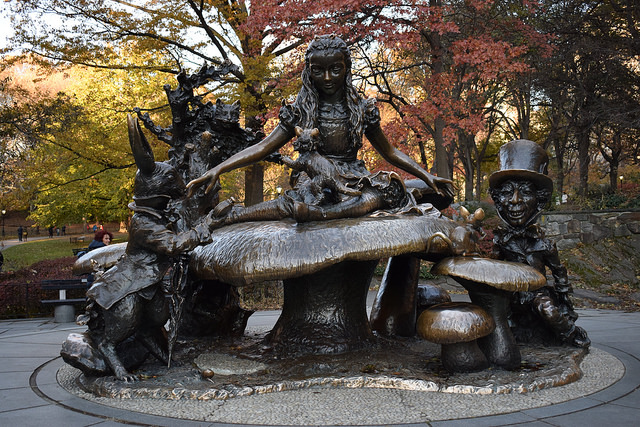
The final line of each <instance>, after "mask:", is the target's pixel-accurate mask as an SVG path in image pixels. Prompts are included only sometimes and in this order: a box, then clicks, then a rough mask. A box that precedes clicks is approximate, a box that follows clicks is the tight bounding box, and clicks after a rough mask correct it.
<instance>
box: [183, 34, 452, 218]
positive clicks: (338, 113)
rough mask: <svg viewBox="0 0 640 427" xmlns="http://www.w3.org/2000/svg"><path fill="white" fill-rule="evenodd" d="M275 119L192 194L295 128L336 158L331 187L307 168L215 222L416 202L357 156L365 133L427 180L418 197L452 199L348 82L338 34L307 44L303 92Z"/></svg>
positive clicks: (325, 214)
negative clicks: (315, 134)
mask: <svg viewBox="0 0 640 427" xmlns="http://www.w3.org/2000/svg"><path fill="white" fill-rule="evenodd" d="M279 118H280V123H279V124H278V126H277V127H276V128H275V130H274V131H273V132H271V134H269V135H268V136H267V137H266V138H265V139H263V140H262V141H261V142H259V143H257V144H256V145H253V146H251V147H249V148H247V149H245V150H243V151H241V152H239V153H237V154H235V155H234V156H232V157H230V158H229V159H227V160H226V161H224V162H222V163H220V164H219V165H217V166H215V167H214V168H212V169H210V170H209V171H207V172H206V173H205V174H204V175H202V176H201V177H200V178H197V179H194V180H193V181H191V182H190V183H189V184H188V185H187V187H188V188H189V189H190V194H191V193H193V191H194V190H195V188H197V187H199V186H201V185H203V184H205V183H206V184H208V186H207V189H206V191H207V192H210V191H211V190H212V189H213V188H214V187H215V186H216V183H217V181H218V178H219V177H220V175H221V174H223V173H225V172H229V171H231V170H234V169H236V168H240V167H244V166H248V165H251V164H253V163H256V162H259V161H261V160H263V159H265V158H266V157H267V156H269V155H271V154H273V153H276V152H277V151H278V150H279V149H280V148H281V147H282V146H284V145H285V144H286V143H287V142H289V141H290V140H291V139H292V138H294V137H295V136H296V127H298V129H318V130H319V132H320V135H319V142H318V144H317V147H315V150H316V151H317V153H318V154H319V155H321V156H322V157H324V159H326V160H328V161H329V162H331V163H333V165H334V166H335V168H331V170H335V171H336V174H335V175H334V176H332V177H323V180H326V179H332V180H335V182H334V183H333V184H335V185H326V186H325V187H324V188H322V189H321V191H318V190H317V188H316V189H312V187H313V183H312V180H311V179H310V178H309V174H307V173H306V172H305V171H304V170H303V171H294V172H293V173H292V176H291V184H292V189H291V190H288V191H286V192H285V194H284V195H283V196H281V197H278V198H277V199H275V200H269V201H266V202H262V203H259V204H257V205H254V206H250V207H246V208H244V207H239V206H233V205H232V204H224V203H223V204H221V205H220V206H219V208H217V210H218V211H219V212H216V214H217V215H218V217H219V221H220V223H219V225H226V224H232V223H236V222H245V221H265V220H278V219H282V218H293V219H295V220H296V221H298V222H305V221H318V220H324V219H336V218H353V217H360V216H363V215H367V214H369V213H371V212H373V211H376V210H380V209H385V210H391V211H394V210H395V211H399V210H400V209H402V208H404V207H408V206H410V205H411V204H412V203H413V204H415V201H414V199H413V197H412V196H411V194H410V193H409V192H408V191H407V189H406V187H405V183H404V182H403V180H402V179H401V178H400V176H399V175H397V174H396V173H394V172H377V173H375V174H372V173H371V172H369V171H368V170H367V169H366V167H365V165H364V162H363V161H362V160H359V159H358V158H357V154H358V150H359V149H360V148H361V147H362V136H363V135H365V136H366V137H367V139H368V140H369V141H370V142H371V145H372V146H373V147H374V148H375V149H376V150H377V151H378V152H379V153H380V154H381V155H382V156H383V157H384V159H385V160H387V161H388V162H389V163H391V164H392V165H395V166H397V167H398V168H400V169H402V170H404V171H406V172H408V173H410V174H412V175H414V176H416V177H418V178H420V179H421V180H422V181H424V183H426V185H427V188H426V189H425V188H424V186H422V187H423V189H422V195H423V196H424V193H425V192H426V193H427V196H426V197H422V199H421V200H422V201H431V200H430V199H429V197H430V196H432V198H433V200H440V201H441V200H448V202H450V201H451V200H452V193H453V187H452V183H451V181H450V180H448V179H443V178H438V177H435V176H433V175H431V174H429V173H428V172H427V171H425V170H424V169H423V168H422V167H421V166H420V165H418V164H417V163H416V162H415V161H414V160H413V159H412V158H411V157H409V156H408V155H406V154H404V153H402V152H400V151H399V150H397V149H396V148H394V147H393V146H392V145H391V144H390V143H389V141H388V140H387V138H386V137H385V135H384V133H383V132H382V129H381V127H380V114H379V111H378V108H377V107H376V106H375V103H374V100H373V99H363V98H362V97H361V96H360V95H359V94H358V92H357V91H356V89H355V87H354V86H353V84H352V76H351V56H350V53H349V48H348V46H347V44H346V43H345V42H344V41H343V40H341V39H340V38H338V37H336V36H332V35H329V36H320V37H316V38H315V39H314V40H313V41H312V42H311V44H310V45H309V47H308V49H307V52H306V55H305V68H304V70H303V72H302V89H301V90H300V92H299V93H298V96H297V98H296V100H295V102H294V103H293V104H289V105H283V107H282V108H281V110H280V114H279ZM323 161H324V160H323ZM325 182H326V181H325ZM340 189H342V190H340ZM448 202H447V203H446V204H448ZM433 203H434V204H435V203H436V202H435V201H434V202H433Z"/></svg>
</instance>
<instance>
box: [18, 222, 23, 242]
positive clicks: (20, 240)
mask: <svg viewBox="0 0 640 427" xmlns="http://www.w3.org/2000/svg"><path fill="white" fill-rule="evenodd" d="M18 242H22V226H21V225H19V226H18Z"/></svg>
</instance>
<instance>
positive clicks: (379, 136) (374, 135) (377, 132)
mask: <svg viewBox="0 0 640 427" xmlns="http://www.w3.org/2000/svg"><path fill="white" fill-rule="evenodd" d="M365 136H366V137H367V139H368V140H369V142H371V145H373V148H375V149H376V150H377V151H378V152H379V153H380V154H381V155H382V157H384V159H385V160H386V161H388V162H389V163H391V164H392V165H394V166H397V167H399V168H400V169H402V170H403V171H405V172H408V173H410V174H411V175H413V176H416V177H418V178H420V179H421V180H423V181H424V182H425V183H426V184H427V185H428V186H429V187H431V188H432V189H433V190H434V191H435V192H436V193H437V194H439V195H441V196H447V197H453V182H451V180H449V179H445V178H440V177H437V176H433V175H431V174H430V173H429V172H427V171H426V170H424V169H423V168H422V167H421V166H420V165H419V164H418V163H417V162H416V161H415V160H413V159H412V158H411V157H409V156H408V155H406V154H405V153H403V152H402V151H400V150H398V149H397V148H395V147H394V146H392V145H391V143H389V140H387V137H386V136H385V134H384V133H383V132H382V129H381V128H380V126H379V125H374V126H370V127H369V128H368V129H367V130H366V132H365Z"/></svg>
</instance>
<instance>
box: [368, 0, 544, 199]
mask: <svg viewBox="0 0 640 427" xmlns="http://www.w3.org/2000/svg"><path fill="white" fill-rule="evenodd" d="M537 12H538V10H537V8H536V2H521V1H517V2H515V1H514V2H494V1H480V2H466V1H450V2H445V1H437V0H430V1H429V2H428V4H427V2H423V3H421V5H420V6H418V8H416V9H415V11H414V14H415V15H413V16H411V19H409V18H406V17H401V18H399V21H400V22H401V23H402V25H403V26H405V27H407V28H408V30H407V31H404V32H402V33H396V35H395V36H394V37H389V38H387V40H385V44H384V45H382V46H381V50H380V51H379V52H378V53H377V55H376V56H375V57H368V58H367V60H368V65H369V67H370V68H371V71H370V72H369V74H368V75H366V78H367V82H368V83H369V84H371V85H373V86H374V87H376V89H377V90H378V92H379V94H380V99H381V100H383V101H385V102H387V103H389V105H391V106H392V107H393V109H394V110H395V111H396V112H397V113H398V117H399V120H397V121H396V122H395V123H394V126H395V127H396V128H395V135H397V136H398V137H399V138H401V135H407V134H409V135H410V138H411V139H412V140H413V142H414V143H415V144H417V145H418V147H419V151H420V157H421V159H422V161H423V163H425V162H426V158H427V155H426V148H425V143H426V142H427V141H433V142H434V146H435V165H434V168H433V169H432V171H435V172H436V174H437V175H438V176H451V174H452V170H453V168H454V158H456V157H457V159H458V161H459V162H460V164H462V167H463V175H464V181H465V190H466V191H465V194H466V197H467V198H471V197H472V195H473V193H474V178H475V180H476V183H477V186H476V190H477V189H479V188H480V185H481V182H480V180H481V177H482V173H481V167H480V165H481V164H482V161H483V159H484V156H485V155H486V151H487V148H488V146H489V145H488V143H489V141H490V137H491V135H492V133H493V131H494V130H495V128H496V125H497V117H496V113H497V112H499V111H504V105H505V101H504V99H505V96H506V95H505V93H507V92H508V90H509V87H508V86H507V82H509V81H510V80H512V79H517V78H518V77H519V76H521V75H524V74H525V73H527V72H529V71H530V69H531V67H530V64H529V63H528V61H527V58H528V56H530V55H534V54H535V55H543V56H544V55H548V54H549V51H548V49H546V48H545V41H546V37H545V36H544V35H542V34H540V33H539V32H538V31H536V29H535V28H534V27H533V26H532V25H531V24H530V23H528V20H529V18H530V17H531V16H533V15H534V14H535V13H537ZM365 73H366V71H365ZM404 139H407V137H406V136H405V138H404ZM425 166H427V167H429V165H426V164H425Z"/></svg>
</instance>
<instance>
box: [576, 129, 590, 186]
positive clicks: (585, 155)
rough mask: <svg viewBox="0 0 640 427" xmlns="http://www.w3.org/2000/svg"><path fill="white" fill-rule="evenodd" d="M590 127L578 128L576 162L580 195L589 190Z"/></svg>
mask: <svg viewBox="0 0 640 427" xmlns="http://www.w3.org/2000/svg"><path fill="white" fill-rule="evenodd" d="M590 133H591V132H590V128H588V127H586V126H583V127H581V129H579V130H578V134H577V138H578V162H579V163H580V165H579V171H580V181H579V182H580V184H579V188H578V193H579V194H580V195H581V196H586V195H587V192H588V191H589V164H590V162H591V158H590V157H589V145H590V144H589V135H590Z"/></svg>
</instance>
